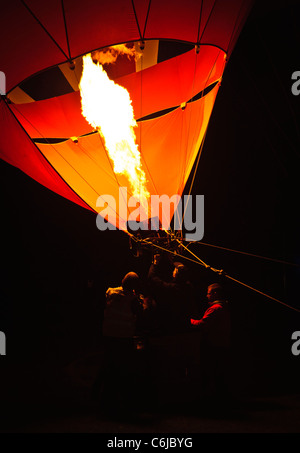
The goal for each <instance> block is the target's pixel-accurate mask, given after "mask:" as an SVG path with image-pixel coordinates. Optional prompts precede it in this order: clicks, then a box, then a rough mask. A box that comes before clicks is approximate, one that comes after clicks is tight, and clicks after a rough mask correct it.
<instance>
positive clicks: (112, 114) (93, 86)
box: [79, 46, 150, 207]
mask: <svg viewBox="0 0 300 453" xmlns="http://www.w3.org/2000/svg"><path fill="white" fill-rule="evenodd" d="M115 47H126V46H115ZM115 47H113V48H112V49H113V52H107V51H106V52H98V53H97V54H94V55H93V56H92V55H91V54H87V55H85V56H84V57H83V71H82V76H81V80H80V84H79V88H80V93H81V109H82V114H83V116H84V117H85V119H86V120H87V121H88V123H89V124H90V125H91V126H92V127H93V128H94V129H96V130H98V132H99V133H100V135H101V136H102V137H103V139H104V144H105V148H106V149H107V152H108V155H109V157H110V159H111V160H112V161H113V166H114V172H115V173H116V174H122V175H125V176H126V177H127V179H128V181H129V183H130V186H131V190H132V195H133V196H134V197H135V198H137V199H138V200H139V201H140V204H141V205H142V206H144V207H146V206H147V205H148V203H147V200H148V198H149V197H150V194H149V192H148V190H147V188H146V182H147V181H146V175H145V172H144V171H143V170H142V164H141V154H140V152H139V149H138V145H137V144H136V135H135V132H134V128H135V127H137V123H136V120H135V118H134V112H133V107H132V102H131V99H130V95H129V93H128V91H127V90H126V88H124V87H122V86H120V85H118V84H116V83H115V82H114V81H113V80H110V79H109V77H108V75H107V73H106V72H105V70H104V69H103V66H102V64H105V62H107V61H108V60H111V59H110V57H109V55H110V54H113V58H115V57H116V54H118V52H119V51H120V49H115ZM126 48H127V47H126ZM122 50H124V49H122ZM128 50H130V51H131V52H134V50H133V49H128ZM123 53H124V52H123ZM104 57H105V59H104ZM93 58H94V60H95V59H97V60H98V61H97V62H96V63H95V62H94V61H93ZM107 59H108V60H107ZM101 61H102V63H101ZM110 62H112V61H110ZM145 201H146V202H145Z"/></svg>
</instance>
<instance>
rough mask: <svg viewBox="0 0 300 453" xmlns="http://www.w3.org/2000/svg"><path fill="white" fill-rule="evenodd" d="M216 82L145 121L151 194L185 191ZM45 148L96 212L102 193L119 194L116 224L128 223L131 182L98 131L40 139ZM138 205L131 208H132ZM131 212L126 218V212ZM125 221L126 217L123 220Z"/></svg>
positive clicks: (141, 139) (142, 130)
mask: <svg viewBox="0 0 300 453" xmlns="http://www.w3.org/2000/svg"><path fill="white" fill-rule="evenodd" d="M217 91H218V86H216V87H215V88H214V89H213V90H212V91H211V92H210V93H208V94H207V95H206V96H205V97H203V98H201V99H199V100H198V101H195V102H193V103H190V104H187V106H186V108H185V109H184V110H182V109H181V108H177V109H176V110H174V111H172V112H171V113H169V114H167V115H164V116H162V117H159V118H156V119H153V120H149V121H145V122H142V123H139V125H138V129H137V131H136V135H137V142H138V145H139V149H140V151H141V156H142V166H143V170H144V171H145V173H146V178H147V181H148V184H147V188H148V191H149V192H150V194H151V195H163V194H165V195H168V196H169V197H172V196H173V195H175V194H179V195H181V194H182V191H183V188H184V185H185V183H186V181H187V179H188V176H189V173H190V171H191V169H192V167H193V164H194V162H195V159H196V156H197V153H198V150H199V147H200V145H201V141H202V139H203V137H204V134H205V131H206V128H207V125H208V121H209V118H210V115H211V111H212V108H213V105H214V101H215V97H216V94H217ZM38 146H39V148H40V150H41V152H42V153H43V154H44V155H45V157H46V158H47V159H48V161H49V162H50V163H51V164H52V165H53V167H54V168H55V169H56V170H57V171H58V173H59V174H60V175H61V176H62V178H63V179H64V180H65V181H66V182H67V183H68V184H69V186H70V187H71V188H72V189H73V190H74V191H75V192H76V193H77V194H78V195H79V196H80V197H81V198H82V199H83V200H84V201H85V202H86V203H87V204H88V205H89V206H90V207H91V208H92V209H94V210H95V211H96V212H99V208H98V207H97V199H98V197H99V196H104V195H112V196H113V197H114V199H115V200H116V211H117V215H116V225H117V227H118V228H122V229H123V228H124V225H125V221H126V220H127V219H126V216H124V212H123V213H120V207H119V187H127V190H128V197H130V196H131V193H130V187H129V184H128V180H127V178H126V177H125V176H122V175H115V173H114V171H113V163H112V162H111V160H110V159H109V158H108V155H107V152H106V150H105V148H104V146H103V139H102V138H101V137H100V135H99V134H98V133H96V134H93V135H89V136H85V137H81V138H79V139H78V143H77V144H76V143H74V142H73V141H72V140H68V141H66V142H63V143H60V144H56V145H44V144H40V145H38ZM133 210H134V209H133V208H132V209H129V210H128V211H127V214H128V213H129V212H131V211H133ZM124 217H125V218H124ZM122 222H123V223H122Z"/></svg>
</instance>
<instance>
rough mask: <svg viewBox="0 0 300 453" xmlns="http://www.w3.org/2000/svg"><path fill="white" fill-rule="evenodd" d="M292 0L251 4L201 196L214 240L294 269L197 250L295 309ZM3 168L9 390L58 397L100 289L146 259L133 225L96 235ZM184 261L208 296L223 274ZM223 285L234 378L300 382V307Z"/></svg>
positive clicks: (96, 340)
mask: <svg viewBox="0 0 300 453" xmlns="http://www.w3.org/2000/svg"><path fill="white" fill-rule="evenodd" d="M297 3H298V2H296V1H294V2H293V1H286V2H276V1H275V2H274V1H269V2H268V1H264V2H261V1H259V2H257V3H256V5H255V7H254V9H253V11H252V12H251V14H250V17H249V18H248V20H247V22H246V25H245V27H244V29H243V31H242V33H241V35H240V38H239V40H238V43H237V45H236V47H235V49H234V51H233V54H232V56H231V58H230V60H229V63H228V66H227V68H226V70H225V74H224V78H223V81H222V86H221V88H220V90H219V93H218V96H217V100H216V104H215V107H214V110H213V114H212V117H211V121H210V124H209V128H208V133H207V137H206V141H205V145H204V149H203V153H202V157H201V160H200V164H199V168H198V171H197V177H196V180H195V183H194V186H193V192H192V193H194V194H197V193H198V194H204V196H205V235H204V239H203V241H204V242H205V243H209V244H213V245H219V246H223V247H227V248H231V249H235V250H239V251H245V252H249V253H252V254H257V255H262V256H266V257H271V258H275V259H282V260H285V261H288V262H292V263H295V264H297V265H298V267H296V266H291V265H283V264H280V263H275V262H272V261H267V260H263V259H259V258H255V257H251V256H248V255H242V254H238V253H234V252H231V251H225V250H221V249H217V248H212V247H208V246H204V245H202V246H201V245H199V244H195V245H193V246H192V248H191V249H192V250H193V251H194V252H195V253H197V254H198V255H199V256H200V257H201V258H202V259H203V260H204V261H205V262H207V263H208V264H210V265H212V266H214V267H216V268H218V269H224V270H225V271H226V272H227V273H228V274H229V275H231V276H233V277H234V278H236V279H238V280H240V281H242V282H245V283H247V284H249V285H251V286H253V287H255V288H257V289H259V290H261V291H263V292H265V293H267V294H269V295H271V296H273V297H275V298H277V299H279V300H282V301H283V302H285V303H287V304H289V305H291V306H293V307H295V308H298V309H300V301H299V291H298V287H299V277H300V268H299V266H300V247H299V234H298V232H299V218H298V217H299V214H298V211H299V203H298V197H299V192H300V191H299V160H300V146H299V145H300V123H299V111H300V96H294V95H293V94H292V92H291V87H292V83H293V81H292V79H291V77H292V73H293V72H294V71H300V58H299V50H300V31H299V26H298V21H299V18H300V5H299V4H297ZM0 172H1V173H0V183H1V189H0V191H1V211H2V215H1V300H2V302H1V316H0V330H2V331H3V332H5V334H6V337H7V355H6V357H1V360H0V361H1V364H0V365H1V376H2V379H3V383H2V389H4V392H2V397H3V399H4V401H6V402H7V403H8V404H10V403H11V402H12V401H14V402H15V404H17V402H19V401H20V399H24V400H26V398H29V399H31V400H33V399H39V398H40V397H41V395H42V396H43V397H44V395H45V394H47V392H50V393H51V391H50V390H49V389H50V387H51V385H52V386H53V383H55V384H56V385H57V387H58V388H59V386H60V385H61V384H62V381H63V379H65V376H64V374H63V372H62V370H65V369H66V368H68V367H70V366H71V365H72V364H73V363H76V361H78V360H80V359H84V358H87V357H90V356H91V354H92V353H95V354H96V353H97V350H98V347H99V344H100V343H101V338H100V325H101V313H102V310H101V308H102V303H103V295H104V292H105V289H106V288H107V287H109V286H116V285H119V283H120V279H121V277H122V276H123V275H124V274H125V273H126V272H127V271H130V270H136V271H138V272H139V273H141V275H142V276H145V275H146V271H147V267H148V265H149V257H146V258H142V259H138V258H135V257H134V256H133V255H132V253H131V252H130V250H129V244H128V238H127V236H126V235H125V234H123V233H121V232H118V231H112V232H110V231H107V232H100V231H98V230H97V228H96V223H95V221H96V217H95V214H93V213H91V212H88V211H86V210H84V209H82V208H80V207H78V206H76V205H74V204H72V203H71V202H69V201H67V200H65V199H63V198H61V197H59V196H58V195H56V194H54V193H52V192H51V191H49V190H48V189H46V188H44V187H42V186H41V185H39V184H38V183H36V182H35V181H33V180H31V179H30V178H28V177H27V176H26V175H25V174H23V173H22V172H21V171H19V170H17V169H15V168H13V167H11V166H9V165H7V164H6V163H5V162H2V161H1V162H0ZM189 266H190V270H191V275H192V279H193V281H194V283H195V285H196V287H197V289H198V293H199V300H204V298H205V288H206V285H207V283H210V282H212V281H214V279H215V276H214V275H213V274H212V273H210V272H208V271H207V272H204V271H203V269H202V268H201V267H200V266H198V265H192V264H190V265H189ZM90 280H92V281H93V286H92V288H89V286H88V281H90ZM227 291H228V296H229V299H230V301H231V305H232V312H233V319H234V329H235V330H234V332H235V337H234V339H235V341H234V349H235V353H236V357H237V364H236V370H234V371H235V372H236V379H237V382H238V384H237V385H239V386H240V387H241V389H242V391H243V392H245V393H246V394H249V395H257V394H263V395H268V394H293V393H294V392H297V390H298V382H299V377H300V373H299V368H300V367H299V360H300V358H299V357H295V356H293V355H292V353H291V346H292V340H291V335H292V333H293V332H294V331H296V330H300V315H299V313H298V312H296V311H293V310H291V309H290V308H287V307H285V306H283V305H280V304H278V303H277V302H274V301H272V300H270V299H268V298H266V297H265V296H262V295H259V294H257V293H255V292H253V291H251V290H250V289H247V288H245V287H243V286H241V285H239V284H237V283H234V282H231V281H227ZM86 363H87V364H88V365H87V366H86V373H87V374H88V373H89V372H91V374H92V372H93V368H92V365H91V364H90V363H89V362H88V361H87V362H86ZM70 364H71V365H70ZM89 366H90V368H89ZM91 370H92V371H91ZM80 373H82V369H81V370H80ZM76 378H77V376H76V371H73V374H72V379H73V380H76Z"/></svg>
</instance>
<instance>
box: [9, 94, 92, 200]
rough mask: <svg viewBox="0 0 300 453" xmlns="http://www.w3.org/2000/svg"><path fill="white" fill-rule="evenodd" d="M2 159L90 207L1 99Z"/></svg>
mask: <svg viewBox="0 0 300 453" xmlns="http://www.w3.org/2000/svg"><path fill="white" fill-rule="evenodd" d="M0 124H1V135H0V158H1V159H3V160H5V161H6V162H8V163H9V164H11V165H13V166H15V167H17V168H19V169H20V170H22V171H23V172H24V173H26V174H27V175H28V176H30V177H31V178H33V179H35V180H36V181H37V182H39V183H40V184H42V185H43V186H45V187H47V188H48V189H50V190H52V191H54V192H56V193H58V194H59V195H61V196H63V197H65V198H67V199H68V200H70V201H72V202H73V203H76V204H78V205H80V206H82V207H84V208H86V209H90V208H89V207H88V206H87V205H86V203H85V202H84V201H82V200H81V199H80V198H79V197H78V196H77V195H76V194H75V193H74V192H73V191H72V190H71V189H70V187H69V186H68V185H67V184H66V183H65V182H64V181H63V180H62V178H61V177H60V176H59V175H58V173H57V172H56V171H55V170H54V169H53V168H52V166H51V165H50V164H49V163H48V162H47V161H46V159H45V158H44V157H43V155H42V154H41V153H40V152H39V150H38V149H37V147H36V146H35V145H34V144H33V143H32V141H31V140H30V138H29V137H28V136H27V135H26V133H25V132H24V131H23V129H22V128H21V127H20V125H19V124H18V123H17V121H16V119H15V118H14V117H13V115H12V113H11V112H10V111H9V108H8V107H7V105H6V104H5V102H3V101H0Z"/></svg>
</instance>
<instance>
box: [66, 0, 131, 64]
mask: <svg viewBox="0 0 300 453" xmlns="http://www.w3.org/2000/svg"><path fill="white" fill-rule="evenodd" d="M64 5H65V13H66V21H67V26H68V34H69V41H70V48H71V53H72V56H73V57H76V56H78V55H82V54H85V53H87V52H88V51H91V50H96V49H98V48H100V47H106V46H109V45H112V44H122V43H126V42H127V41H138V40H139V33H138V27H137V24H136V20H135V16H134V11H133V8H132V3H131V0H109V1H105V2H104V1H95V0H84V1H82V0H65V1H64Z"/></svg>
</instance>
